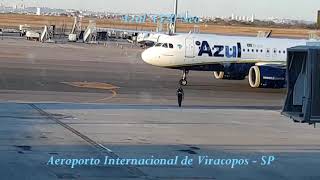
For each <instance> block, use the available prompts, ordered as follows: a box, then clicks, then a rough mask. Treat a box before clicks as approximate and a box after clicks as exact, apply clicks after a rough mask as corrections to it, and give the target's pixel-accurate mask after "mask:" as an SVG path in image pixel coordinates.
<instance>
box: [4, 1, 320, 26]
mask: <svg viewBox="0 0 320 180" xmlns="http://www.w3.org/2000/svg"><path fill="white" fill-rule="evenodd" d="M0 2H2V3H9V4H12V3H16V2H21V0H0ZM24 2H25V3H26V4H29V5H30V4H32V5H37V6H48V7H56V8H73V9H89V10H98V11H108V12H121V13H126V12H130V13H132V12H137V13H140V12H143V13H150V12H152V13H171V12H172V11H173V10H172V9H173V2H174V0H24ZM318 9H320V0H180V1H179V13H183V12H185V11H186V10H189V12H190V14H192V15H198V16H202V15H204V16H231V14H232V13H234V14H235V15H241V16H245V15H246V16H249V15H251V14H253V13H254V14H256V16H257V17H258V18H267V17H271V16H273V17H280V18H291V19H304V20H313V21H315V20H316V14H317V10H318Z"/></svg>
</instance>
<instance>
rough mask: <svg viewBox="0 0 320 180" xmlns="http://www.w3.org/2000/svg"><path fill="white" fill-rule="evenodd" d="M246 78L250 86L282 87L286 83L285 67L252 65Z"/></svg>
mask: <svg viewBox="0 0 320 180" xmlns="http://www.w3.org/2000/svg"><path fill="white" fill-rule="evenodd" d="M248 79H249V85H250V86H251V87H252V88H259V87H264V88H283V87H285V84H286V69H285V67H283V66H252V67H251V68H250V70H249V75H248Z"/></svg>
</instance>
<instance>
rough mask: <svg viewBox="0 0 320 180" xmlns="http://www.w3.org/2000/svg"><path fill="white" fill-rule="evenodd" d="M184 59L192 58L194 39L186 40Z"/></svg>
mask: <svg viewBox="0 0 320 180" xmlns="http://www.w3.org/2000/svg"><path fill="white" fill-rule="evenodd" d="M185 47H186V48H185V57H186V58H194V57H195V55H194V54H195V53H194V39H193V38H186V46H185Z"/></svg>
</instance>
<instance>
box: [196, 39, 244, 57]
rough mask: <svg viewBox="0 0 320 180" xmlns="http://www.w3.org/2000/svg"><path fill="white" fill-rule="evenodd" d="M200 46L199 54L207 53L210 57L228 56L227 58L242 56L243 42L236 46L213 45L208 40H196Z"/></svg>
mask: <svg viewBox="0 0 320 180" xmlns="http://www.w3.org/2000/svg"><path fill="white" fill-rule="evenodd" d="M196 45H197V46H199V53H198V56H203V55H204V54H207V55H208V56H209V57H227V58H241V43H237V45H236V46H224V45H213V46H210V45H209V43H208V42H207V41H202V43H200V42H199V41H197V42H196Z"/></svg>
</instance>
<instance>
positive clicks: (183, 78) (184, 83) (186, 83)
mask: <svg viewBox="0 0 320 180" xmlns="http://www.w3.org/2000/svg"><path fill="white" fill-rule="evenodd" d="M188 74H189V71H188V70H183V74H182V79H180V81H179V84H180V85H181V86H186V85H188V81H187V75H188Z"/></svg>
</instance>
